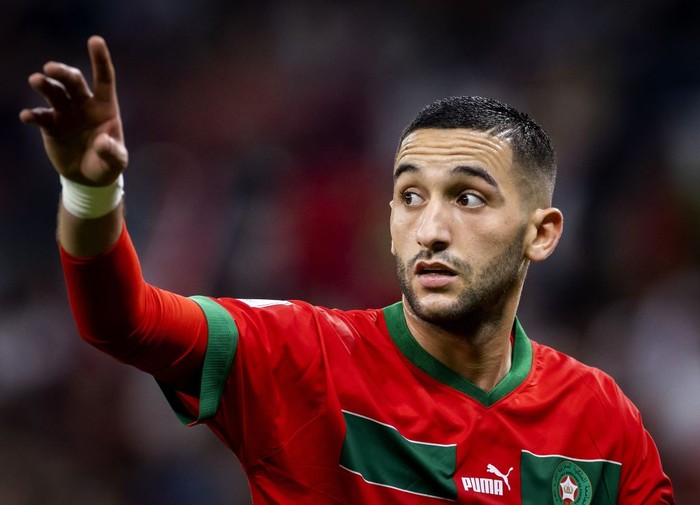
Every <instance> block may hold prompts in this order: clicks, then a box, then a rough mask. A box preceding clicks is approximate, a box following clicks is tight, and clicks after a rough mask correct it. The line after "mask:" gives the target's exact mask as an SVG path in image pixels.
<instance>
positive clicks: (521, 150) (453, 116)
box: [399, 96, 557, 202]
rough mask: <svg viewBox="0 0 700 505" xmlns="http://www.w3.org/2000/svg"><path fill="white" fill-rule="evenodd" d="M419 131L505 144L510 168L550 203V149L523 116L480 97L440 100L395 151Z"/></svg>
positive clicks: (417, 119) (539, 130) (552, 161)
mask: <svg viewBox="0 0 700 505" xmlns="http://www.w3.org/2000/svg"><path fill="white" fill-rule="evenodd" d="M423 128H445V129H448V128H467V129H471V130H477V131H480V132H485V133H489V134H491V135H494V136H496V137H500V138H503V139H506V140H508V141H509V142H510V145H511V148H512V150H513V163H514V165H516V166H518V167H519V168H520V169H521V171H522V175H523V177H525V178H526V179H527V180H530V181H531V184H533V185H534V187H535V188H536V191H537V193H539V194H541V195H542V196H544V197H545V198H546V199H547V201H548V202H551V198H552V193H553V192H554V181H555V179H556V173H557V165H556V156H555V153H554V147H553V146H552V142H551V140H550V139H549V135H547V132H545V131H544V130H543V129H542V127H541V126H540V125H538V124H537V123H536V122H535V121H534V120H533V119H532V118H530V116H528V115H527V114H525V113H524V112H520V111H519V110H517V109H515V108H513V107H511V106H509V105H506V104H504V103H501V102H499V101H497V100H493V99H491V98H483V97H480V96H454V97H449V98H443V99H441V100H437V101H436V102H433V103H432V104H430V105H428V106H426V107H425V108H424V109H423V110H422V111H421V112H419V113H418V115H417V116H416V117H415V118H414V119H413V121H411V123H409V125H408V126H407V127H406V128H405V129H404V131H403V133H402V134H401V139H400V140H399V148H400V146H401V144H402V143H403V141H404V140H405V139H406V137H407V136H408V135H409V134H410V133H411V132H413V131H415V130H419V129H423ZM542 190H544V192H543V191H542Z"/></svg>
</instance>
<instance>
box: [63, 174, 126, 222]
mask: <svg viewBox="0 0 700 505" xmlns="http://www.w3.org/2000/svg"><path fill="white" fill-rule="evenodd" d="M61 186H62V188H63V193H62V198H61V201H62V203H63V207H64V208H65V209H66V210H67V211H68V212H69V213H70V214H72V215H74V216H75V217H79V218H82V219H95V218H98V217H102V216H104V215H106V214H109V213H110V212H111V211H113V210H114V209H115V208H116V207H117V205H119V202H120V201H121V199H122V196H123V195H124V176H123V175H121V174H120V175H119V177H118V178H117V179H116V180H115V181H114V182H113V183H112V184H110V185H109V186H85V185H84V184H79V183H77V182H73V181H71V180H70V179H66V178H65V177H63V176H61Z"/></svg>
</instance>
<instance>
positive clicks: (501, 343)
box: [404, 303, 515, 393]
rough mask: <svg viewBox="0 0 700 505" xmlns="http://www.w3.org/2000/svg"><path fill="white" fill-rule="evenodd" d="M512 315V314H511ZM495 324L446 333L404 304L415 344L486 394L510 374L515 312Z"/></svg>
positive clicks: (490, 322) (489, 322) (474, 326)
mask: <svg viewBox="0 0 700 505" xmlns="http://www.w3.org/2000/svg"><path fill="white" fill-rule="evenodd" d="M511 312H512V313H511ZM504 313H505V314H507V315H505V314H504V315H503V316H502V317H499V318H498V319H496V320H492V321H488V322H483V323H481V324H478V325H472V326H471V327H470V329H469V330H468V333H462V332H457V331H454V330H453V329H449V330H448V329H445V328H443V327H440V326H438V325H435V324H432V323H429V322H427V321H424V320H422V319H420V318H419V317H418V316H416V315H415V314H414V313H413V312H412V311H411V310H410V308H408V306H407V304H406V303H404V314H405V317H406V323H407V324H408V328H409V330H410V332H411V334H412V335H413V337H414V338H415V339H416V342H418V344H419V345H420V346H421V347H423V349H425V351H426V352H428V354H430V355H431V356H433V357H434V358H435V359H437V360H438V361H440V362H441V363H442V364H443V365H445V366H446V367H448V368H450V369H451V370H453V371H454V372H456V373H457V374H459V375H461V376H462V377H464V378H465V379H467V380H468V381H469V382H471V383H472V384H474V385H475V386H477V387H478V388H480V389H482V390H483V391H485V392H487V393H488V392H489V391H491V390H492V389H493V388H494V387H496V385H497V384H498V383H499V382H500V381H501V379H503V377H505V375H506V374H507V373H508V372H509V371H510V367H511V364H512V361H511V359H512V344H511V331H512V328H513V321H514V319H515V313H514V311H508V310H506V311H504Z"/></svg>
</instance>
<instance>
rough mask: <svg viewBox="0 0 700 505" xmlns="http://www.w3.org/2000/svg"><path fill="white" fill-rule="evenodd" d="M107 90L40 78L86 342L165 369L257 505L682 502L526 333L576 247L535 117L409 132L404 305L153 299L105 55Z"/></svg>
mask: <svg viewBox="0 0 700 505" xmlns="http://www.w3.org/2000/svg"><path fill="white" fill-rule="evenodd" d="M88 50H89V53H90V57H91V63H92V71H93V85H92V87H90V86H88V84H87V83H86V81H85V78H84V77H83V74H82V73H81V72H80V71H79V70H77V69H75V68H71V67H68V66H66V65H63V64H60V63H56V62H49V63H47V64H46V65H45V66H44V68H43V72H41V73H36V74H33V75H31V76H30V77H29V83H30V85H31V86H32V87H33V88H34V89H35V90H36V91H37V92H38V93H39V94H41V95H42V96H43V97H45V98H46V99H47V101H48V107H43V108H33V109H25V110H23V111H21V113H20V118H21V120H22V121H23V122H25V123H29V124H34V125H37V126H38V127H40V129H41V133H42V137H43V140H44V146H45V148H46V152H47V154H48V157H49V159H50V160H51V162H52V163H53V165H54V167H55V168H56V170H57V171H58V172H59V174H60V177H61V180H62V184H63V192H62V200H61V205H60V211H59V218H58V241H59V244H60V254H61V258H62V262H63V268H64V271H65V276H66V283H67V288H68V292H69V297H70V302H71V306H72V310H73V313H74V316H75V320H76V323H77V326H78V329H79V331H80V334H81V335H82V337H83V338H84V339H86V340H87V341H88V342H90V343H92V344H93V345H95V346H97V347H98V348H100V349H103V350H104V351H106V352H108V353H110V354H111V355H113V356H115V357H116V358H118V359H120V360H122V361H124V362H127V363H130V364H132V365H134V366H137V367H139V368H140V369H142V370H144V371H146V372H148V373H150V374H152V375H153V376H154V377H155V378H156V379H157V380H158V382H159V383H160V385H161V386H162V388H163V391H164V392H165V395H166V397H167V399H168V400H169V401H170V403H171V405H172V406H173V408H174V409H175V411H176V413H177V414H178V415H179V416H180V417H181V419H182V420H184V421H185V422H186V423H189V424H195V423H204V424H206V425H207V426H209V427H210V428H211V430H212V431H213V432H214V433H215V434H216V435H217V436H218V437H219V438H220V439H221V440H222V441H223V442H224V443H225V444H226V445H227V446H228V447H229V448H230V449H231V450H232V451H233V452H234V453H235V455H236V456H237V457H238V459H239V460H240V462H241V464H242V466H243V467H244V469H245V471H246V473H247V475H248V478H249V482H250V489H251V493H252V496H253V501H254V503H256V504H287V503H288V504H340V503H342V504H382V505H386V504H399V503H401V504H406V503H411V504H435V503H444V502H457V503H474V504H477V503H482V504H531V505H543V504H548V503H549V504H551V503H553V504H577V505H579V504H585V505H588V504H624V505H640V504H670V503H674V498H673V491H672V486H671V483H670V481H669V479H668V477H667V476H666V475H665V474H664V472H663V470H662V467H661V463H660V459H659V454H658V451H657V449H656V447H655V444H654V442H653V441H652V439H651V437H650V435H649V434H648V433H647V431H646V430H645V428H644V426H643V424H642V420H641V418H640V414H639V412H638V410H637V409H636V408H635V407H634V405H633V404H632V403H631V402H630V400H628V399H627V398H626V397H625V395H624V394H623V393H622V392H621V390H620V389H619V387H618V386H617V385H616V384H615V382H614V381H613V379H612V378H610V377H609V376H608V375H606V374H605V373H603V372H601V371H600V370H596V369H593V368H590V367H587V366H585V365H583V364H581V363H579V362H577V361H575V360H574V359H573V358H571V357H568V356H566V355H564V354H562V353H559V352H557V351H555V350H553V349H551V348H549V347H546V346H544V345H540V344H538V343H537V342H535V341H533V340H530V339H529V338H528V336H526V333H525V330H524V329H523V327H522V326H521V325H520V323H519V321H518V319H517V317H516V310H517V307H518V302H519V299H520V295H521V290H522V287H523V282H524V279H525V274H526V271H527V268H528V264H529V263H530V262H532V261H542V260H544V259H545V258H547V257H548V256H549V255H550V254H551V253H552V252H553V251H554V249H555V247H556V245H557V242H558V240H559V237H560V235H561V233H562V222H563V221H562V214H561V212H560V211H559V210H557V209H556V208H554V207H552V206H551V201H552V191H553V187H554V178H555V157H554V151H553V148H552V146H551V143H550V141H549V139H548V137H547V135H546V133H545V132H544V131H543V130H542V129H541V128H540V127H539V126H538V125H537V124H536V123H535V122H534V121H532V120H531V119H530V118H529V117H528V116H527V115H525V114H523V113H521V112H518V111H516V110H514V109H513V108H511V107H508V106H506V105H503V104H501V103H499V102H496V101H494V100H489V99H483V98H478V97H456V98H449V99H445V100H441V101H438V102H436V103H434V104H432V105H430V106H428V107H427V108H425V109H424V110H423V111H422V112H420V113H419V114H418V116H417V117H416V119H415V120H414V121H413V122H412V123H411V124H410V125H409V126H408V127H407V128H406V130H405V132H404V133H403V135H402V137H401V139H400V142H399V147H398V151H397V153H396V158H395V163H394V167H393V178H394V190H393V197H392V200H391V218H390V226H391V238H392V247H391V250H392V253H393V255H394V256H395V258H396V265H397V272H398V277H399V282H400V285H401V289H402V293H403V296H402V300H401V301H399V302H397V303H395V304H393V305H391V306H388V307H385V308H383V309H375V310H356V311H341V310H335V309H327V308H322V307H316V306H312V305H310V304H308V303H304V302H301V301H271V300H250V299H235V298H209V297H203V296H195V297H190V298H185V297H183V296H179V295H177V294H174V293H169V292H166V291H163V290H160V289H158V288H157V287H154V286H151V285H149V284H147V283H146V282H145V281H144V279H143V277H142V274H141V271H140V268H139V263H138V258H137V256H136V253H135V251H134V248H133V246H132V244H131V242H130V239H129V235H128V232H127V229H126V226H125V222H124V217H123V213H122V206H123V203H122V200H123V197H122V195H123V189H122V182H121V181H122V177H123V176H122V172H123V171H124V169H125V168H126V165H127V150H126V147H125V145H124V137H123V133H122V123H121V119H120V114H119V107H118V103H117V93H116V87H115V72H114V68H113V66H112V61H111V58H110V56H109V53H108V50H107V46H106V44H105V42H104V40H102V39H101V38H99V37H93V38H91V39H90V40H89V41H88Z"/></svg>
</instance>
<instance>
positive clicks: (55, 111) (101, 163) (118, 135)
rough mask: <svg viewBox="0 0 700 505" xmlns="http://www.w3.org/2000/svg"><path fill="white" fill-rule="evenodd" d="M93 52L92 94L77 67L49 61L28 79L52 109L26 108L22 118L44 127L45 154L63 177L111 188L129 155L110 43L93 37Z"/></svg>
mask: <svg viewBox="0 0 700 505" xmlns="http://www.w3.org/2000/svg"><path fill="white" fill-rule="evenodd" d="M88 52H89V54H90V61H91V65H92V75H93V85H92V90H91V89H90V87H89V86H88V84H87V82H86V80H85V77H84V76H83V74H82V72H81V71H80V70H78V69H77V68H74V67H69V66H67V65H64V64H63V63H57V62H53V61H51V62H48V63H46V64H45V65H44V67H43V73H35V74H32V75H31V76H29V85H30V86H31V87H32V88H33V89H34V90H36V91H37V92H38V93H39V94H40V95H42V96H43V97H44V98H45V99H46V101H47V102H48V105H49V106H48V107H36V108H32V109H24V110H22V111H21V112H20V115H19V117H20V120H21V121H22V122H23V123H27V124H34V125H37V126H39V127H40V128H41V135H42V138H43V141H44V147H45V149H46V153H47V155H48V157H49V159H50V160H51V163H52V164H53V166H54V167H55V168H56V170H57V171H58V172H59V173H60V174H61V175H63V176H64V177H66V178H67V179H70V180H72V181H74V182H78V183H81V184H84V185H87V186H106V185H108V184H110V183H112V182H113V181H114V180H116V178H117V177H118V176H119V174H120V173H122V172H123V171H124V169H125V168H126V165H127V162H128V153H127V150H126V147H125V145H124V134H123V132H122V122H121V117H120V115H119V104H118V101H117V91H116V81H115V72H114V66H113V65H112V59H111V57H110V55H109V50H108V49H107V44H106V43H105V41H104V39H102V37H98V36H93V37H91V38H90V39H89V40H88Z"/></svg>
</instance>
